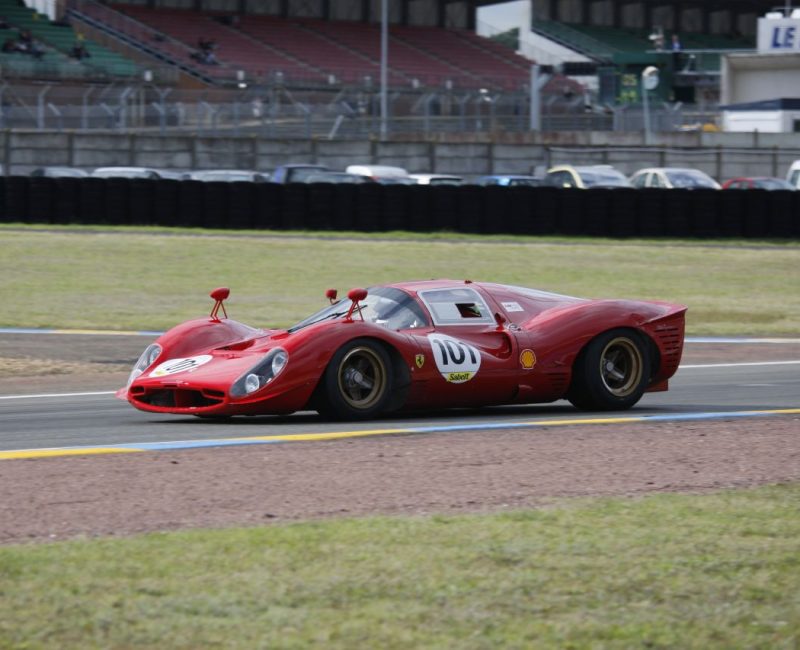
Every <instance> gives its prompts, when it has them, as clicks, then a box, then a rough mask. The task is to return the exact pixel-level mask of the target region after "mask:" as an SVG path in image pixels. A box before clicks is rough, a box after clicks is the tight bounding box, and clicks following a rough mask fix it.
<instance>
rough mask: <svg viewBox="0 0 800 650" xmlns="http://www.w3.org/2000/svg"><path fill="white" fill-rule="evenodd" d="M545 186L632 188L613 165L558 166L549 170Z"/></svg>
mask: <svg viewBox="0 0 800 650" xmlns="http://www.w3.org/2000/svg"><path fill="white" fill-rule="evenodd" d="M544 184H545V185H549V186H552V187H576V188H579V189H582V190H585V189H587V188H590V187H630V186H631V184H630V182H628V179H627V178H626V177H625V174H623V173H622V172H621V171H619V170H618V169H614V168H613V167H612V166H611V165H557V166H555V167H551V168H550V169H548V170H547V173H546V174H545V177H544Z"/></svg>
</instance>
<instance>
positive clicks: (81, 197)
mask: <svg viewBox="0 0 800 650" xmlns="http://www.w3.org/2000/svg"><path fill="white" fill-rule="evenodd" d="M0 221H2V222H7V223H8V222H24V223H53V224H69V223H75V224H98V225H160V226H186V227H193V228H215V229H216V228H222V229H262V230H323V231H325V230H330V231H344V230H353V231H361V232H369V231H375V232H384V231H392V230H409V231H415V232H428V231H451V232H465V233H486V234H528V235H579V236H590V237H592V236H594V237H615V238H625V237H640V236H641V237H692V238H731V237H745V238H780V239H798V238H800V192H791V191H774V192H768V191H765V190H744V191H742V190H723V191H717V190H664V189H652V190H650V189H648V190H635V189H589V190H573V189H559V188H553V187H510V188H505V187H497V186H490V187H479V186H475V185H464V186H460V187H453V186H426V185H411V186H408V185H377V184H371V183H370V184H360V185H347V184H343V185H331V184H322V183H312V184H289V185H280V184H276V183H223V182H207V183H203V182H200V181H176V180H150V179H126V178H108V179H105V178H55V179H54V178H31V177H27V176H9V177H0Z"/></svg>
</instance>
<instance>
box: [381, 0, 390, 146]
mask: <svg viewBox="0 0 800 650" xmlns="http://www.w3.org/2000/svg"><path fill="white" fill-rule="evenodd" d="M388 68H389V0H381V140H385V139H386V132H387V124H386V121H387V119H388V97H387V88H386V86H387V82H388Z"/></svg>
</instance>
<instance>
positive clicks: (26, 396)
mask: <svg viewBox="0 0 800 650" xmlns="http://www.w3.org/2000/svg"><path fill="white" fill-rule="evenodd" d="M116 392H117V391H115V390H102V391H95V392H93V393H40V394H39V395H0V399H36V398H40V397H91V396H93V395H113V394H114V393H116Z"/></svg>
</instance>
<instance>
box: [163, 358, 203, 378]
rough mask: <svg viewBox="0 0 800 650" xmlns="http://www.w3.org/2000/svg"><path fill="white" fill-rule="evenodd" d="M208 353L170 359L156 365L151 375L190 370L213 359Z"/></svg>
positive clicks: (164, 374)
mask: <svg viewBox="0 0 800 650" xmlns="http://www.w3.org/2000/svg"><path fill="white" fill-rule="evenodd" d="M213 358H214V357H212V356H211V355H210V354H201V355H200V356H197V357H187V358H185V359H170V360H169V361H165V362H164V363H162V364H160V365H159V366H158V367H156V368H155V369H154V370H153V371H152V372H151V373H150V376H151V377H166V376H167V375H174V374H175V373H178V372H191V371H192V370H195V369H196V368H199V367H200V366H202V365H204V364H206V363H208V362H209V361H211V359H213Z"/></svg>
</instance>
